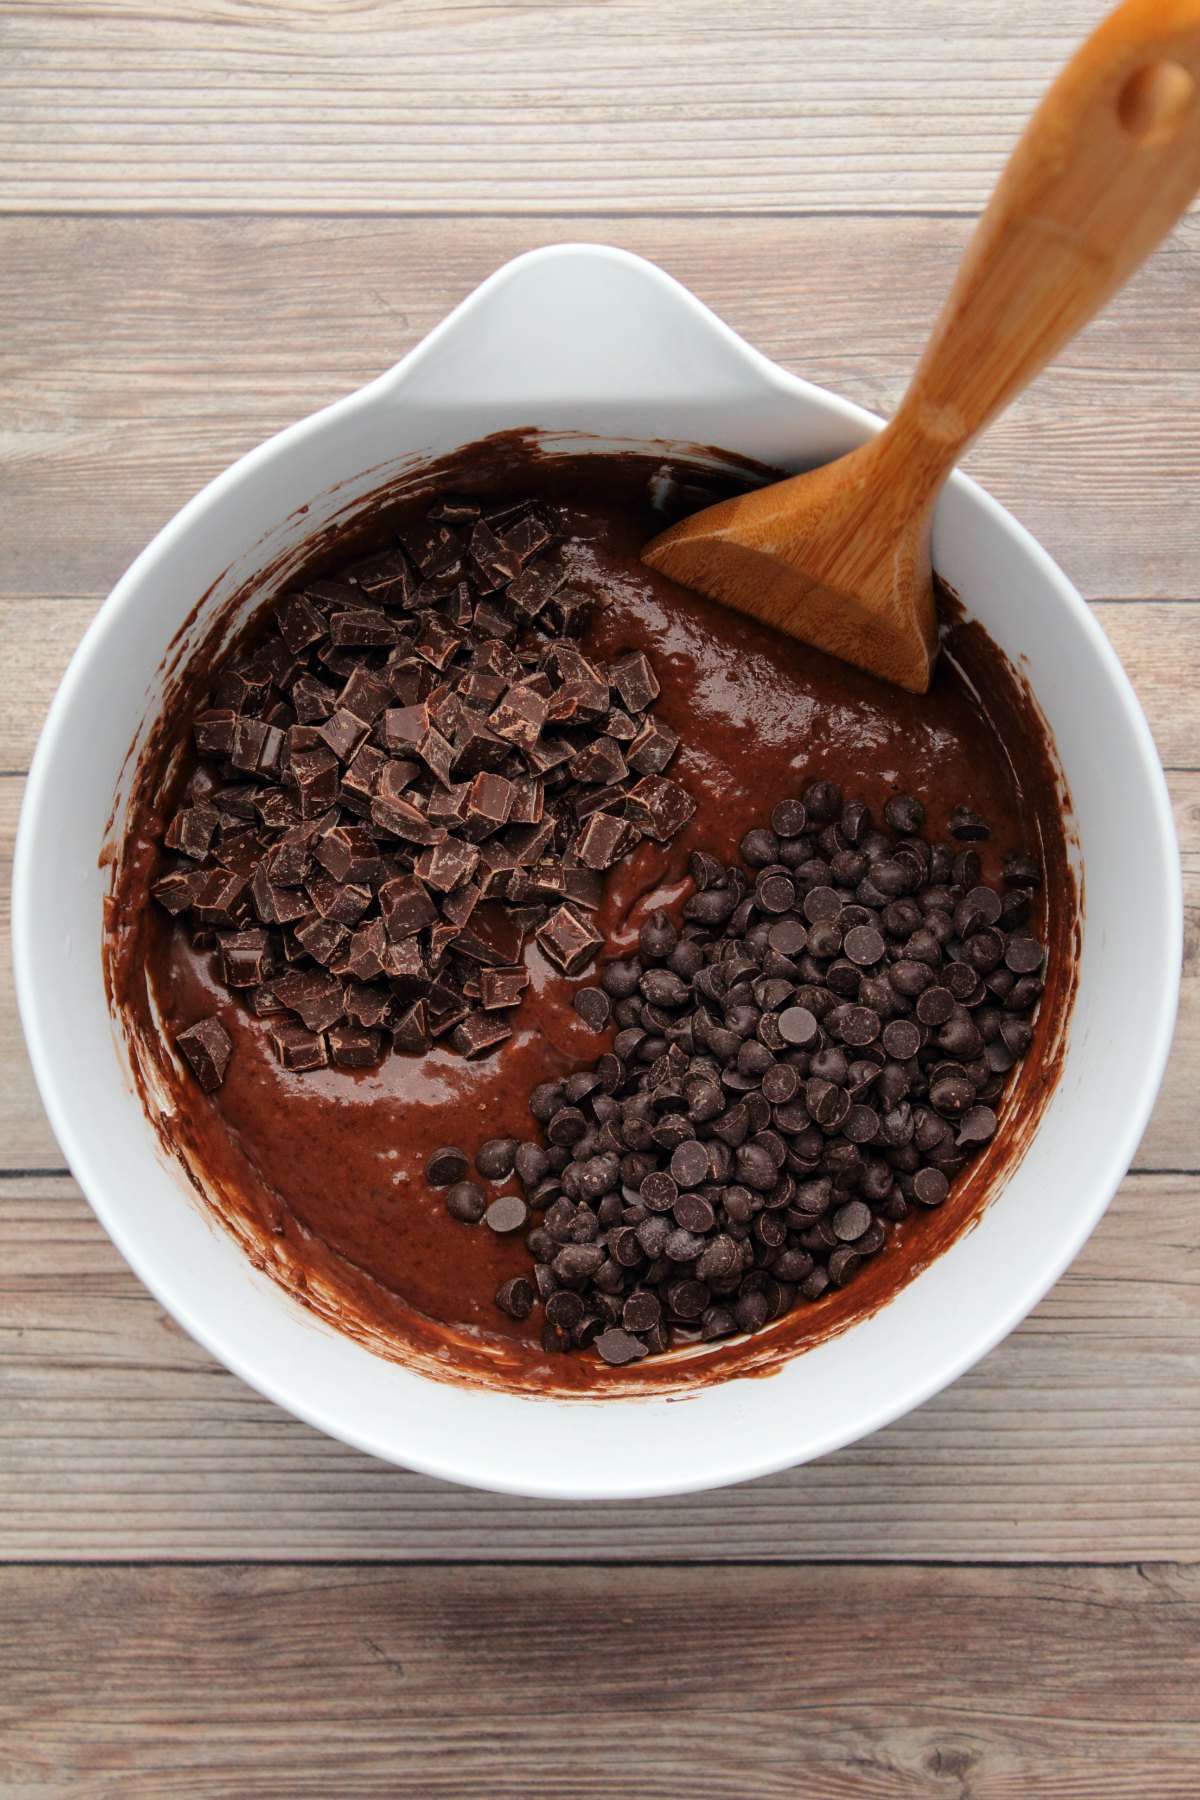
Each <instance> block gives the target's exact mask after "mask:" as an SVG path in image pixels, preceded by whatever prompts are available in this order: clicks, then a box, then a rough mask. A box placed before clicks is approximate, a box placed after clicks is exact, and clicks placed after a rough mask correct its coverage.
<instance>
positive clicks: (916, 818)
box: [883, 794, 925, 837]
mask: <svg viewBox="0 0 1200 1800" xmlns="http://www.w3.org/2000/svg"><path fill="white" fill-rule="evenodd" d="M883 817H884V822H885V824H888V825H890V826H891V828H892V830H893V831H897V832H899V834H900V836H901V837H912V836H913V835H914V834H915V833H916V832H918V831H920V829H921V827H922V825H923V824H924V823H925V808H924V807H923V806H922V805H921V802H920V801H919V800H918V799H917V797H916V795H915V794H893V796H892V798H891V799H890V800H889V801H888V802H887V804H886V806H885V807H884V809H883Z"/></svg>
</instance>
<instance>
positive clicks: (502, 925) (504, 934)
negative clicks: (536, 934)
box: [456, 900, 522, 969]
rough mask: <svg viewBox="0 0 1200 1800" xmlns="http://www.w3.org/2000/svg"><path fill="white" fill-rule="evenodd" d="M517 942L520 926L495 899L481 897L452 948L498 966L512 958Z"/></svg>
mask: <svg viewBox="0 0 1200 1800" xmlns="http://www.w3.org/2000/svg"><path fill="white" fill-rule="evenodd" d="M521 942H522V940H521V933H520V930H519V928H518V927H517V926H516V925H515V924H514V922H513V919H512V916H511V914H510V913H509V911H508V910H507V908H506V907H505V906H504V905H503V904H502V903H501V902H500V901H499V900H485V901H483V902H482V903H481V904H480V905H478V906H477V907H476V908H475V910H474V911H473V912H472V914H471V917H470V919H469V920H468V921H467V923H466V924H465V925H464V926H463V929H462V931H461V933H460V934H459V938H458V942H457V945H456V948H457V950H458V952H459V954H460V955H462V956H465V957H467V958H468V959H469V960H470V961H471V962H477V963H483V964H485V965H487V966H488V967H490V968H493V969H498V968H502V967H504V966H505V965H507V964H510V963H515V962H516V960H517V958H518V957H519V956H520V954H521Z"/></svg>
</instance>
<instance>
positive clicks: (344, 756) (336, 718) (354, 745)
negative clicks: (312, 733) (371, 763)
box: [317, 706, 370, 763]
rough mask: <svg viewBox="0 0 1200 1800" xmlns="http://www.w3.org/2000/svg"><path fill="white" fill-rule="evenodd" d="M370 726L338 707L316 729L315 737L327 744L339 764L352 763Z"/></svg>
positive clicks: (344, 708) (353, 714)
mask: <svg viewBox="0 0 1200 1800" xmlns="http://www.w3.org/2000/svg"><path fill="white" fill-rule="evenodd" d="M369 730H370V726H369V725H368V724H365V723H364V722H363V720H362V719H360V718H358V716H357V715H356V714H355V713H352V712H350V711H349V710H348V709H347V708H346V707H342V706H339V708H338V710H337V711H336V712H335V713H334V714H333V715H332V717H331V718H328V719H326V721H325V723H324V724H323V725H320V726H318V727H317V736H318V737H319V738H320V739H321V741H322V743H325V744H328V746H329V748H330V749H331V750H332V751H333V754H334V755H335V756H336V757H337V759H338V761H339V762H344V763H348V762H352V761H353V759H354V757H355V754H356V753H357V751H358V749H359V747H360V746H361V745H362V743H363V742H364V740H365V739H366V736H367V732H368V731H369Z"/></svg>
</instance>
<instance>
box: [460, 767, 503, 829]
mask: <svg viewBox="0 0 1200 1800" xmlns="http://www.w3.org/2000/svg"><path fill="white" fill-rule="evenodd" d="M514 797H515V795H514V789H513V784H512V782H511V781H509V780H507V779H506V778H505V777H504V776H503V775H492V774H487V773H482V774H479V775H477V776H476V777H475V779H474V781H473V782H472V783H471V791H470V793H469V794H468V795H467V816H466V820H465V824H466V827H467V830H468V834H469V836H470V837H471V838H473V839H479V838H483V837H486V836H488V835H489V834H490V833H491V832H493V831H498V830H499V829H500V827H501V826H502V825H506V824H507V823H508V818H509V814H510V813H511V812H512V809H513V799H514Z"/></svg>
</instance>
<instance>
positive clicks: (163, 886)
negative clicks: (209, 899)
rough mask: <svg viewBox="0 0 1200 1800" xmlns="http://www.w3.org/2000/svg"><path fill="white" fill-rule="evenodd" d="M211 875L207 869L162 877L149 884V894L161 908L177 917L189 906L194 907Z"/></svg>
mask: <svg viewBox="0 0 1200 1800" xmlns="http://www.w3.org/2000/svg"><path fill="white" fill-rule="evenodd" d="M213 873H214V872H213V871H212V870H209V869H188V870H186V871H181V872H179V873H176V874H174V875H163V876H161V877H160V879H159V880H158V881H153V882H151V884H150V892H151V894H152V895H153V897H154V898H155V900H157V901H158V904H159V905H160V906H161V907H163V908H165V910H166V911H167V912H169V913H171V914H173V915H176V916H178V914H180V913H183V912H186V911H187V910H188V908H189V907H190V906H195V904H196V902H197V900H198V899H199V898H200V896H201V894H202V893H203V892H204V890H205V889H206V888H207V887H208V886H209V884H210V883H211V882H212V880H213Z"/></svg>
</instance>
